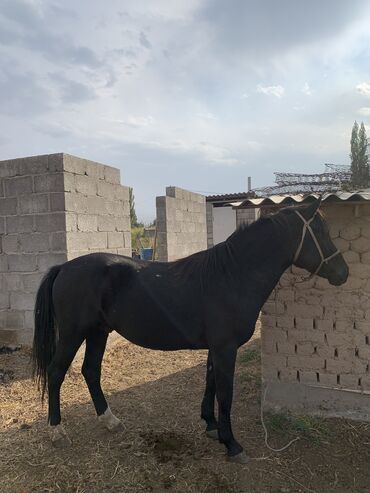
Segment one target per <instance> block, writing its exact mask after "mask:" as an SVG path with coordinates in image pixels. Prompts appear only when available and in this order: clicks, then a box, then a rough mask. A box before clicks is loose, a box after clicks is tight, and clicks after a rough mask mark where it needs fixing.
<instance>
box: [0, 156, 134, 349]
mask: <svg viewBox="0 0 370 493" xmlns="http://www.w3.org/2000/svg"><path fill="white" fill-rule="evenodd" d="M119 179H120V178H119V170H117V169H115V168H111V167H109V166H103V165H100V164H98V163H93V162H91V161H87V160H84V159H80V158H77V157H74V156H70V155H67V154H51V155H44V156H34V157H28V158H21V159H13V160H8V161H1V162H0V343H8V344H14V343H26V344H28V343H30V341H31V339H32V333H33V308H34V303H35V293H36V291H37V288H38V286H39V283H40V281H41V279H42V277H43V275H44V274H45V272H46V271H47V270H48V269H49V268H50V267H51V266H53V265H56V264H60V263H63V262H65V261H67V260H69V259H71V258H73V257H75V256H78V255H80V254H83V253H88V252H92V251H112V252H114V253H124V254H130V253H131V245H130V243H131V238H130V221H129V208H128V189H127V187H121V186H120V185H119Z"/></svg>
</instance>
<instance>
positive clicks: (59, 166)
mask: <svg viewBox="0 0 370 493" xmlns="http://www.w3.org/2000/svg"><path fill="white" fill-rule="evenodd" d="M47 158H48V171H49V172H51V173H56V172H58V171H63V153H61V152H58V153H54V154H49V155H48V156H47Z"/></svg>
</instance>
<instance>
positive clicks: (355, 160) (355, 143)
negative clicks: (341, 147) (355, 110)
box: [350, 121, 370, 188]
mask: <svg viewBox="0 0 370 493" xmlns="http://www.w3.org/2000/svg"><path fill="white" fill-rule="evenodd" d="M350 157H351V172H352V178H351V185H352V187H353V188H362V187H368V186H369V180H370V174H369V161H368V155H367V137H366V130H365V125H364V124H363V122H362V123H361V126H359V125H358V123H357V122H356V121H355V123H354V124H353V127H352V134H351V154H350Z"/></svg>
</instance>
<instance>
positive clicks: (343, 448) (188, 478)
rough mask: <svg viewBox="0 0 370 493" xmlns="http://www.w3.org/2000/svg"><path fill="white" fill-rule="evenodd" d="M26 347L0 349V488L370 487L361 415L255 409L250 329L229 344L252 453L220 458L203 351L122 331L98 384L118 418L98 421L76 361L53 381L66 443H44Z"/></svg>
mask: <svg viewBox="0 0 370 493" xmlns="http://www.w3.org/2000/svg"><path fill="white" fill-rule="evenodd" d="M28 361H29V353H28V352H27V351H26V350H21V351H18V352H15V353H13V354H0V492H1V493H29V492H74V493H101V492H115V493H126V492H134V493H139V492H158V493H159V492H167V491H168V492H182V493H183V492H196V493H198V492H199V493H201V492H223V493H228V492H256V493H257V492H258V493H264V492H277V493H293V492H317V493H330V492H370V425H369V424H364V423H357V422H349V421H345V420H342V419H341V420H338V419H325V420H324V419H320V420H318V419H313V418H304V417H299V418H292V417H289V416H281V415H275V416H266V424H267V426H268V429H269V440H270V443H271V445H273V446H275V447H281V446H283V445H284V444H285V443H287V442H288V441H289V440H291V439H292V438H294V437H296V436H299V438H300V439H299V440H298V441H296V442H295V443H294V444H293V445H292V446H291V447H290V448H289V449H287V450H286V451H284V452H281V453H274V452H271V451H270V450H268V449H267V448H266V447H265V444H264V436H263V429H262V426H261V421H260V361H259V339H258V337H256V338H254V340H253V341H251V342H250V343H249V344H248V345H246V346H245V347H244V348H242V349H241V350H240V354H239V358H238V365H237V372H236V378H235V394H234V395H235V398H234V407H233V422H234V432H235V435H236V436H237V437H238V438H239V440H240V442H241V443H242V444H243V445H244V446H245V447H246V449H247V451H248V454H249V455H250V457H251V460H250V462H249V463H248V464H247V465H244V466H241V465H236V464H231V463H228V462H227V461H226V459H225V452H224V449H223V447H222V446H221V445H220V444H218V443H217V442H215V441H212V440H210V439H208V438H207V437H206V436H205V434H204V424H203V422H202V421H201V420H200V419H199V414H200V401H201V397H202V392H203V387H204V376H205V363H206V353H205V352H196V351H193V352H192V351H181V352H176V353H162V352H154V351H149V350H145V349H142V348H139V347H136V346H133V345H131V344H128V343H127V342H125V341H124V340H122V341H119V342H118V343H116V344H115V345H114V346H112V348H111V349H110V350H109V351H108V352H107V353H106V355H105V359H104V370H103V385H104V389H105V391H106V395H107V397H108V399H109V403H110V406H111V408H112V410H113V412H114V413H115V414H116V415H117V416H119V417H120V418H121V419H122V420H123V422H124V425H125V430H124V431H121V432H119V433H117V434H111V433H109V432H108V431H105V430H104V429H103V428H102V427H101V426H100V424H99V423H98V422H97V419H96V417H95V413H94V410H93V406H92V403H91V401H90V398H89V395H88V392H87V388H86V385H85V383H84V381H83V378H82V376H81V374H80V371H79V365H77V364H75V365H74V367H73V368H72V369H71V371H70V372H69V374H68V376H67V378H66V381H65V383H64V385H63V389H62V415H63V422H64V424H65V426H66V429H67V431H68V433H69V436H70V437H71V439H72V442H73V444H72V446H71V447H69V448H65V449H57V448H54V447H53V446H52V445H51V443H50V441H49V436H48V430H47V426H46V408H45V406H44V408H42V406H41V403H40V400H39V396H38V393H37V391H36V390H35V388H34V386H33V384H32V382H31V381H30V378H29V366H28Z"/></svg>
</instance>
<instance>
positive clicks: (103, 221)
mask: <svg viewBox="0 0 370 493" xmlns="http://www.w3.org/2000/svg"><path fill="white" fill-rule="evenodd" d="M97 221H98V228H97V229H98V231H115V230H116V227H117V229H118V230H119V231H123V229H121V224H119V225H118V226H116V225H117V223H119V222H120V221H121V218H119V219H116V218H115V217H112V216H98V217H97ZM125 225H126V224H125Z"/></svg>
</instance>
